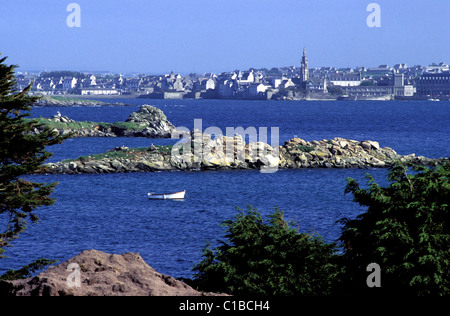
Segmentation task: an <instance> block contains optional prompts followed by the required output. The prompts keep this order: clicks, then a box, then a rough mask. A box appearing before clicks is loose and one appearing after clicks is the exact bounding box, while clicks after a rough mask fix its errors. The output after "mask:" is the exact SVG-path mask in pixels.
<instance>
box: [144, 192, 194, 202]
mask: <svg viewBox="0 0 450 316" xmlns="http://www.w3.org/2000/svg"><path fill="white" fill-rule="evenodd" d="M185 194H186V190H184V191H181V192H174V193H164V194H156V193H154V192H150V193H148V198H149V199H152V200H182V199H184V196H185Z"/></svg>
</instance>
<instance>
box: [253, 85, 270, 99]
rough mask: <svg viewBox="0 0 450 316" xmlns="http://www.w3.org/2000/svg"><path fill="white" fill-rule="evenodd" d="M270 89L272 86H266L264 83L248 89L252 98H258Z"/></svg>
mask: <svg viewBox="0 0 450 316" xmlns="http://www.w3.org/2000/svg"><path fill="white" fill-rule="evenodd" d="M269 88H271V86H266V85H265V84H263V83H252V84H250V86H249V87H248V94H249V95H251V96H257V95H260V94H263V93H265V92H266V91H267V89H269Z"/></svg>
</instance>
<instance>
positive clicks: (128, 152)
mask: <svg viewBox="0 0 450 316" xmlns="http://www.w3.org/2000/svg"><path fill="white" fill-rule="evenodd" d="M155 147H156V152H157V153H160V154H170V153H171V152H172V147H173V146H172V145H166V146H162V145H156V146H155ZM149 149H150V147H138V148H128V149H122V150H117V151H108V152H105V153H101V154H93V155H89V156H81V157H78V158H77V159H66V160H63V161H62V162H71V161H77V160H80V161H90V160H102V159H106V158H107V159H119V158H123V159H135V158H138V157H142V156H144V155H145V154H148V153H149Z"/></svg>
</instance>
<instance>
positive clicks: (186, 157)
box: [41, 131, 448, 174]
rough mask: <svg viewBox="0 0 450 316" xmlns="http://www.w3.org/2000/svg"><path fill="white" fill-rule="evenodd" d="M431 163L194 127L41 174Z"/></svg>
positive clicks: (361, 145)
mask: <svg viewBox="0 0 450 316" xmlns="http://www.w3.org/2000/svg"><path fill="white" fill-rule="evenodd" d="M398 161H401V162H411V163H415V164H419V165H433V164H436V163H442V162H444V161H448V159H428V158H425V157H421V156H419V157H416V156H415V155H414V154H411V155H407V156H402V155H398V154H397V153H396V152H395V151H394V150H393V149H391V148H389V147H384V148H381V147H380V145H379V144H378V143H377V142H375V141H355V140H348V139H343V138H334V139H332V140H322V141H312V142H307V141H305V140H302V139H300V138H293V139H291V140H289V141H287V142H286V143H285V144H284V145H283V146H279V147H277V148H272V147H271V146H270V145H268V144H265V143H262V142H256V143H249V144H246V143H245V142H244V141H243V139H242V137H241V136H240V135H236V136H234V137H226V136H220V137H216V138H214V139H213V138H211V136H210V135H208V134H202V133H201V132H200V131H192V132H191V135H190V138H189V139H188V140H187V142H185V143H177V144H176V145H175V146H173V147H172V146H154V145H152V146H151V147H149V148H144V149H129V148H115V149H113V150H111V151H109V152H107V153H105V154H103V155H95V156H88V157H82V158H79V159H76V160H71V161H63V162H57V163H50V164H47V165H46V166H45V167H46V169H45V170H42V171H41V172H45V173H66V174H76V173H117V172H152V171H176V170H184V171H188V170H229V169H258V170H261V171H263V172H273V171H276V170H278V169H287V168H385V167H389V166H392V165H393V164H394V163H396V162H398Z"/></svg>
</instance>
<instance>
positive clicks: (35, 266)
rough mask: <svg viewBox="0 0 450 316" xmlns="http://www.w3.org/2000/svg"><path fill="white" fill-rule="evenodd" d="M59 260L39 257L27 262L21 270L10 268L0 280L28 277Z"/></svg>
mask: <svg viewBox="0 0 450 316" xmlns="http://www.w3.org/2000/svg"><path fill="white" fill-rule="evenodd" d="M55 262H57V261H56V260H48V259H43V258H42V259H38V260H36V261H33V262H32V263H30V264H27V265H26V266H24V267H23V268H21V269H19V270H9V271H8V272H6V273H5V274H3V275H0V281H8V280H18V279H26V278H29V277H32V276H33V275H34V274H36V273H37V272H38V271H40V270H42V269H43V268H45V267H47V266H49V265H51V264H53V263H55Z"/></svg>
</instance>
